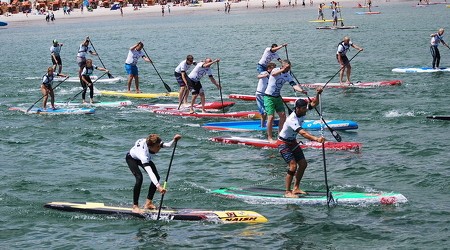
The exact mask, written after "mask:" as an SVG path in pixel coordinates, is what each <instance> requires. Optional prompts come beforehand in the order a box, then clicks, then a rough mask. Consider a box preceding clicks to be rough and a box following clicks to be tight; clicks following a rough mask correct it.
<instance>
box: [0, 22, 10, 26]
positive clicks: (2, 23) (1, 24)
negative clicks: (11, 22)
mask: <svg viewBox="0 0 450 250" xmlns="http://www.w3.org/2000/svg"><path fill="white" fill-rule="evenodd" d="M6 25H8V23H5V22H2V21H0V26H6Z"/></svg>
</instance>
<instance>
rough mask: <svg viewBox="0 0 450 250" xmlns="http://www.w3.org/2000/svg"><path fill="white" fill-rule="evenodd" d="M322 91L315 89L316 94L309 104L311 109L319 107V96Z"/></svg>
mask: <svg viewBox="0 0 450 250" xmlns="http://www.w3.org/2000/svg"><path fill="white" fill-rule="evenodd" d="M322 91H323V89H322V88H317V93H316V97H315V98H314V100H313V101H312V102H311V103H310V104H309V105H310V106H311V107H312V108H314V107H316V106H317V105H319V102H320V99H319V95H320V94H322Z"/></svg>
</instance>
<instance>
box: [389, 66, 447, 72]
mask: <svg viewBox="0 0 450 250" xmlns="http://www.w3.org/2000/svg"><path fill="white" fill-rule="evenodd" d="M392 72H396V73H435V72H450V68H437V69H433V68H431V67H421V68H414V67H400V68H394V69H392Z"/></svg>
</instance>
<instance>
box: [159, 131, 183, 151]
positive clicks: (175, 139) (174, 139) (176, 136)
mask: <svg viewBox="0 0 450 250" xmlns="http://www.w3.org/2000/svg"><path fill="white" fill-rule="evenodd" d="M180 139H181V135H179V134H176V135H175V136H174V137H173V139H172V140H171V141H170V142H165V143H163V144H162V147H163V148H170V147H172V144H173V143H174V142H175V141H178V140H180Z"/></svg>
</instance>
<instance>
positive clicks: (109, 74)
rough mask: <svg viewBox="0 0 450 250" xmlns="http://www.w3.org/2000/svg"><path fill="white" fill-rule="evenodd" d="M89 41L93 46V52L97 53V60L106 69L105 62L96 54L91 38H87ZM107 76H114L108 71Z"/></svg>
mask: <svg viewBox="0 0 450 250" xmlns="http://www.w3.org/2000/svg"><path fill="white" fill-rule="evenodd" d="M89 42H90V43H91V45H92V48H93V49H94V51H95V54H97V57H98V60H99V61H100V63H101V64H102V66H103V68H105V69H106V67H105V64H104V63H103V61H102V59H101V58H100V55H99V54H98V52H97V50H96V49H95V47H94V44H93V43H92V40H91V39H89ZM108 77H109V78H114V76H112V75H111V73H109V72H108Z"/></svg>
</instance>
